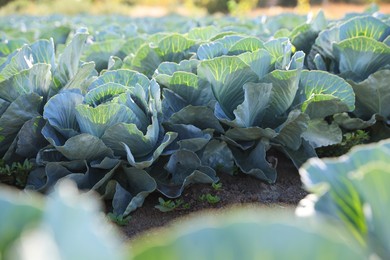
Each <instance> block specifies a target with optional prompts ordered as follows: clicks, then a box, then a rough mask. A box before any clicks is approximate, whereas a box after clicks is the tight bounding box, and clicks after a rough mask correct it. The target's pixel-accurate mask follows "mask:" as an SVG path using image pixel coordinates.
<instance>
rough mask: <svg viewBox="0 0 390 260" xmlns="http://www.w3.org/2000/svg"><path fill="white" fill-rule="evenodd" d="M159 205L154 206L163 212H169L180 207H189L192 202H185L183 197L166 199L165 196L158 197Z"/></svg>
mask: <svg viewBox="0 0 390 260" xmlns="http://www.w3.org/2000/svg"><path fill="white" fill-rule="evenodd" d="M158 202H159V203H160V204H159V205H156V206H154V207H155V208H156V209H158V210H160V211H161V212H168V211H172V210H180V209H189V208H190V204H189V203H184V200H183V199H177V200H164V199H163V198H161V197H160V198H158Z"/></svg>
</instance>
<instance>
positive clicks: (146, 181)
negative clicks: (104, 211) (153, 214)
mask: <svg viewBox="0 0 390 260" xmlns="http://www.w3.org/2000/svg"><path fill="white" fill-rule="evenodd" d="M115 179H116V180H117V181H118V183H117V184H116V189H115V195H114V198H113V201H112V206H113V213H114V214H116V215H117V216H122V217H126V216H127V215H129V214H130V213H131V212H133V211H134V210H136V209H137V208H139V207H141V206H142V204H143V203H144V200H145V198H146V197H147V196H148V195H149V194H150V193H152V192H153V191H155V190H156V187H157V184H156V182H155V180H154V179H153V178H152V177H150V176H149V174H148V173H147V172H146V171H144V170H140V169H137V168H134V167H125V166H123V167H122V168H121V170H119V171H118V172H117V174H116V178H115Z"/></svg>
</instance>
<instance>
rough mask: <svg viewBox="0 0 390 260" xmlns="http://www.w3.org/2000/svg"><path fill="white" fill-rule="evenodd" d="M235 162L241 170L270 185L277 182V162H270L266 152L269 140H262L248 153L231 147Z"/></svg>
mask: <svg viewBox="0 0 390 260" xmlns="http://www.w3.org/2000/svg"><path fill="white" fill-rule="evenodd" d="M231 149H232V152H233V155H234V160H235V162H236V165H237V166H238V167H239V168H240V170H241V171H242V172H244V173H246V174H249V175H251V176H253V177H256V178H258V179H260V180H263V181H266V182H268V183H275V181H276V175H277V173H276V161H273V162H268V161H267V159H266V152H267V150H268V149H269V143H268V140H267V139H262V140H260V141H259V142H258V143H257V144H256V146H255V147H254V148H253V149H251V150H248V151H242V150H240V149H238V148H235V147H231Z"/></svg>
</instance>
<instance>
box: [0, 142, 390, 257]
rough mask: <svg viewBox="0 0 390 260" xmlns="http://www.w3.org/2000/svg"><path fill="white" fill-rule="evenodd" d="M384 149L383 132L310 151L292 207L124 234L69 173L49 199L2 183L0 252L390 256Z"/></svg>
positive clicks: (207, 216)
mask: <svg viewBox="0 0 390 260" xmlns="http://www.w3.org/2000/svg"><path fill="white" fill-rule="evenodd" d="M389 153H390V141H389V140H385V141H382V142H379V143H375V144H372V145H365V146H360V147H355V148H354V149H353V151H351V152H349V153H348V154H346V155H344V156H342V157H340V158H332V159H319V158H313V159H311V160H309V161H308V163H306V164H304V166H303V167H301V168H300V175H301V178H302V182H303V183H304V185H305V187H306V189H307V190H308V191H310V192H311V193H312V194H309V195H308V196H307V197H306V198H305V199H304V200H302V201H301V202H300V205H299V206H298V208H297V209H296V212H295V214H292V212H288V211H286V209H284V210H283V211H280V210H279V211H278V210H276V208H274V209H273V210H272V211H268V212H267V211H265V210H264V209H261V211H260V210H258V211H254V210H253V209H251V210H249V209H243V208H241V209H235V210H234V211H233V212H232V210H230V211H224V212H223V213H220V214H215V213H213V214H211V213H207V212H206V213H203V214H202V215H197V216H192V217H191V218H188V219H186V220H185V221H181V222H180V223H179V222H178V223H175V224H173V225H170V226H169V227H165V228H164V229H162V230H159V231H155V232H152V233H150V232H148V233H147V234H143V235H142V236H140V237H137V238H135V239H133V240H131V241H130V242H125V243H124V242H123V241H120V239H121V236H120V235H119V234H118V233H117V232H114V231H115V229H113V227H112V226H110V225H109V223H108V221H107V219H104V216H103V215H102V214H101V213H99V207H98V203H97V202H98V200H97V199H96V198H95V197H94V196H91V194H79V192H78V190H77V189H76V187H75V185H74V183H69V182H61V183H59V185H56V186H55V190H54V192H53V193H51V194H50V195H49V196H50V198H49V199H47V198H46V199H43V198H42V196H38V195H37V194H35V193H33V192H30V193H29V194H26V193H24V192H20V191H19V192H18V193H17V192H16V191H15V190H11V189H9V188H7V187H1V189H0V207H1V209H2V210H1V211H0V229H1V231H2V232H1V233H0V258H4V259H25V260H27V259H37V258H38V259H169V260H173V259H285V258H292V259H339V258H342V259H389V256H390V245H389V243H388V241H389V238H390V224H389V222H388V221H387V216H388V215H389V214H390V212H389V211H390V208H389V207H388V205H389V202H390V190H389V189H388V188H387V185H388V183H389V181H390V179H389V177H390V174H389V171H388V169H389V162H388V158H389ZM222 215H223V218H221V216H222ZM111 224H112V223H111ZM97 230H98V231H99V232H97ZM75 236H77V239H75ZM161 238H163V239H161Z"/></svg>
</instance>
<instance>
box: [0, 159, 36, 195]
mask: <svg viewBox="0 0 390 260" xmlns="http://www.w3.org/2000/svg"><path fill="white" fill-rule="evenodd" d="M32 168H33V164H32V163H31V162H30V161H29V160H27V159H26V160H24V162H23V163H20V162H14V163H12V164H11V165H8V164H5V162H4V161H3V160H0V182H2V183H6V184H9V185H13V186H16V187H18V188H24V187H25V186H26V182H27V178H28V175H29V173H30V171H31V170H32Z"/></svg>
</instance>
